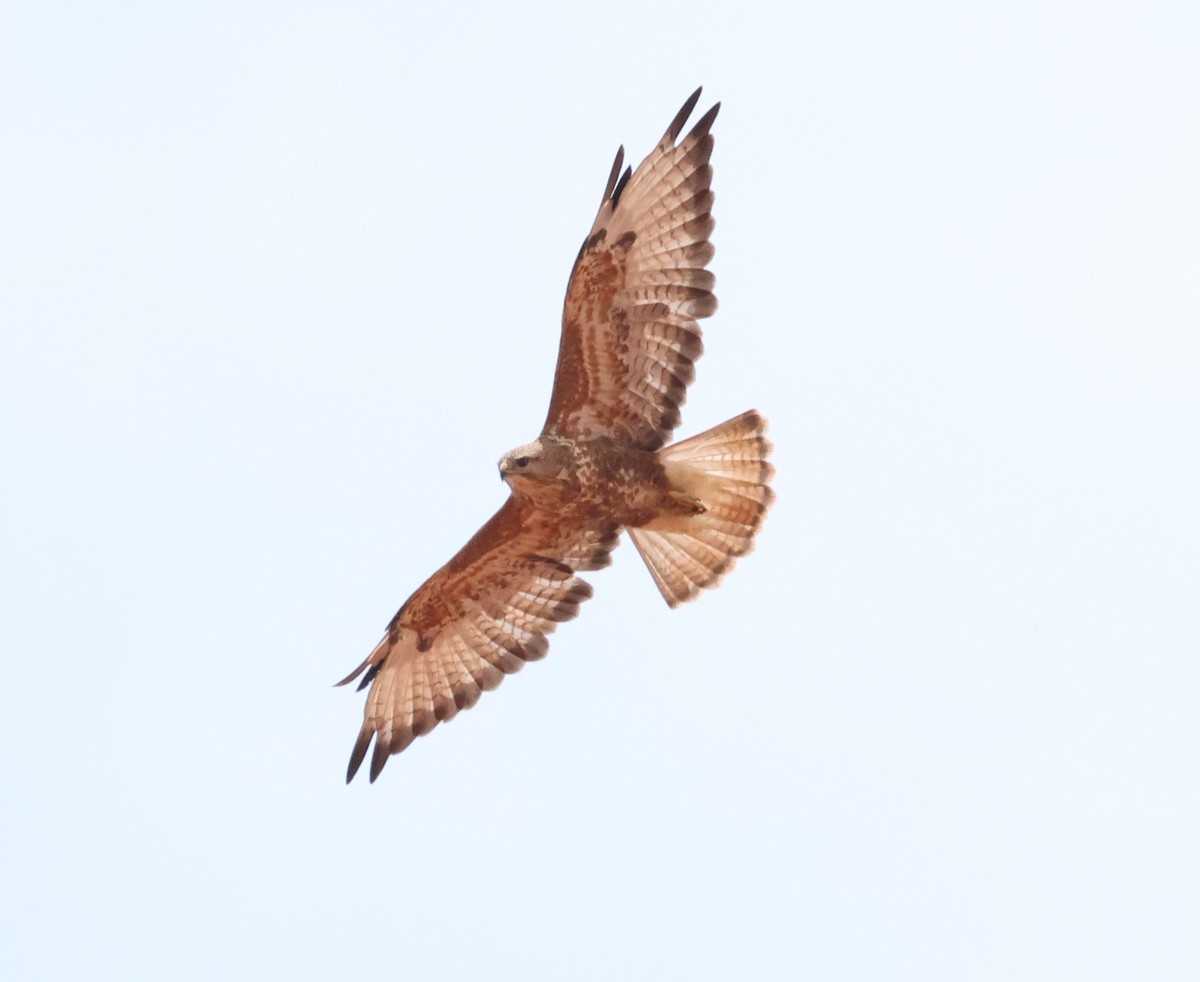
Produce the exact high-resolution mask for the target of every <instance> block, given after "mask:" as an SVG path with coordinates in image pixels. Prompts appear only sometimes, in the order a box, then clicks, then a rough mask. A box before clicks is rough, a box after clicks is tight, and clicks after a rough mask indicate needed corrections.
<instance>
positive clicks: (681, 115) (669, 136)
mask: <svg viewBox="0 0 1200 982" xmlns="http://www.w3.org/2000/svg"><path fill="white" fill-rule="evenodd" d="M703 91H704V86H703V85H702V86H700V88H698V89H696V91H695V92H693V93H692V94H691V95H690V96H688V100H687V102H685V103H684V104H683V108H682V109H680V110H679V112H677V113H676V114H675V118H674V119H673V120H671V125H670V126H668V127H667V132H666V133H664V134H663V140H664V141H666V142H667V143H674V142H675V141H676V140H677V139H679V134H680V133H682V132H683V124H684V123H686V122H687V118H688V117H689V116H690V115H691V114H692V110H693V109H695V108H696V103H697V102H699V101H700V93H701V92H703Z"/></svg>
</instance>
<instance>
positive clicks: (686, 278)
mask: <svg viewBox="0 0 1200 982" xmlns="http://www.w3.org/2000/svg"><path fill="white" fill-rule="evenodd" d="M699 98H700V90H699V89H697V90H696V91H695V92H694V93H693V94H692V97H691V98H690V99H688V101H687V102H686V103H684V105H683V108H682V109H681V110H680V111H679V113H678V115H677V116H676V117H675V118H674V119H673V120H672V121H671V125H670V126H669V127H667V132H666V133H665V134H664V135H663V138H662V140H660V141H659V144H658V146H656V147H655V148H654V150H653V152H652V153H651V154H650V155H649V156H648V157H647V158H646V159H645V160H643V161H642V163H641V165H640V166H639V167H638V169H637V170H636V171H632V172H631V170H630V169H628V168H627V169H626V170H625V172H624V173H622V172H621V164H622V161H623V159H624V149H623V148H622V149H621V150H618V151H617V159H616V162H615V163H614V164H613V169H612V173H611V174H610V175H609V178H608V184H607V186H606V187H605V189H604V197H603V200H602V202H601V205H600V212H599V214H598V215H597V216H596V221H595V224H594V225H593V226H592V230H591V232H590V233H589V234H588V237H587V239H586V240H585V241H584V243H583V248H582V249H580V251H579V256H578V258H577V259H576V260H575V267H574V269H573V270H572V271H571V278H570V281H569V283H568V284H567V297H566V301H565V302H564V305H563V325H562V339H561V341H560V344H559V350H558V367H557V369H556V372H555V378H554V393H553V395H552V397H551V400H550V412H549V414H548V415H547V417H546V425H545V428H544V430H543V432H546V433H555V434H558V435H561V436H566V437H571V438H584V439H586V438H588V437H592V436H603V435H607V436H612V437H615V438H617V439H619V440H621V441H623V442H628V443H630V444H632V445H634V446H637V447H641V448H644V449H648V450H655V449H658V448H659V447H660V446H662V445H663V444H664V443H665V442H666V441H667V439H668V438H669V437H670V435H671V431H672V430H673V429H674V428H675V427H676V426H677V425H678V424H679V407H680V405H682V403H683V401H684V398H685V395H686V390H687V386H688V384H689V383H690V382H691V381H692V378H693V376H694V374H695V370H694V367H693V366H694V363H695V361H696V359H697V358H699V357H700V354H701V352H702V351H703V345H702V344H701V341H700V327H699V325H698V324H697V323H696V319H697V318H699V317H708V316H709V315H710V314H712V313H713V311H715V310H716V309H717V300H716V297H714V296H713V293H712V289H713V285H714V283H715V280H714V277H713V275H712V274H711V273H710V272H708V270H707V269H705V267H706V266H707V265H708V262H709V260H710V259H712V255H713V247H712V243H711V242H710V241H709V236H710V235H711V234H712V230H713V224H714V223H713V218H712V213H711V210H712V203H713V194H712V191H711V190H710V185H711V183H712V167H711V166H709V163H708V161H709V157H710V156H711V155H712V148H713V137H712V134H711V133H710V132H709V130H710V128H711V127H712V123H713V120H714V119H716V116H717V110H718V109H720V103H717V104H716V105H715V106H713V107H712V108H711V109H710V110H709V111H708V112H706V113H705V114H704V115H703V116H702V117H701V118H700V120H699V122H697V123H696V125H695V126H694V127H693V128H692V129H691V131H690V132H689V133H688V134H687V136H685V137H684V138H683V139H682V140H679V142H678V143H676V142H675V141H676V140H677V139H678V138H679V134H680V133H681V132H682V131H683V127H684V124H685V123H686V122H687V119H688V116H690V115H691V112H692V110H693V109H694V108H695V105H696V102H697V100H698V99H699Z"/></svg>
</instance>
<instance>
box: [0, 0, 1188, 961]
mask: <svg viewBox="0 0 1200 982" xmlns="http://www.w3.org/2000/svg"><path fill="white" fill-rule="evenodd" d="M783 7H784V5H783V4H779V5H777V6H775V5H773V6H769V7H768V6H757V5H755V4H752V3H720V4H715V3H713V4H705V3H689V4H670V5H655V4H625V5H616V6H611V5H610V6H608V7H596V6H590V7H587V8H586V9H584V8H582V7H579V8H576V7H574V6H572V5H568V4H561V5H550V4H546V5H544V6H542V5H528V4H527V5H521V4H518V5H515V6H510V5H501V4H497V5H487V6H484V5H464V6H458V5H453V4H438V5H431V4H420V5H418V4H400V3H391V4H383V3H375V4H348V3H342V4H314V3H307V4H294V3H288V4H283V3H280V4H256V3H250V4H247V3H237V4H206V5H203V6H202V7H200V6H199V5H196V7H195V9H183V8H182V7H181V6H179V5H163V4H149V3H146V4H109V5H98V4H58V5H42V4H19V3H14V4H8V5H6V6H5V7H4V11H3V13H2V14H0V172H2V190H0V332H2V333H0V456H2V459H3V462H4V463H3V481H2V484H0V557H2V565H0V598H2V599H0V605H2V606H0V610H2V615H3V635H2V644H3V652H4V668H5V674H6V680H5V684H4V687H3V690H2V694H0V775H2V777H3V784H4V788H5V799H6V803H5V806H4V809H3V812H4V818H3V835H2V836H0V870H2V872H0V952H3V955H2V960H3V962H4V964H5V970H4V972H5V975H6V977H10V978H13V979H66V978H77V979H83V978H87V979H99V978H105V979H107V978H111V979H123V980H128V979H162V978H171V979H217V978H220V979H270V978H285V977H286V978H293V979H329V978H347V979H354V978H398V979H411V980H421V979H431V978H435V977H437V978H452V979H468V978H471V979H518V978H519V979H547V980H557V979H605V980H608V979H647V980H663V979H671V980H673V979H680V980H684V979H688V980H691V979H741V978H761V979H781V978H807V979H819V980H843V979H845V980H862V979H880V980H895V979H913V980H921V982H931V980H947V982H950V980H954V982H961V980H964V979H966V980H972V982H976V980H993V979H995V980H1000V979H1006V980H1007V979H1012V980H1022V982H1027V980H1048V982H1051V980H1052V982H1061V980H1063V979H1088V980H1097V979H1131V978H1147V979H1155V980H1174V979H1179V980H1185V979H1186V980H1191V979H1194V978H1196V977H1197V973H1198V972H1200V763H1198V760H1200V664H1198V661H1197V656H1198V654H1200V613H1198V612H1200V604H1198V596H1200V509H1198V507H1197V502H1200V179H1198V175H1200V111H1198V107H1200V55H1198V52H1200V13H1198V12H1197V11H1200V7H1198V6H1197V5H1196V4H1194V3H1183V2H1180V3H1177V4H1169V3H1161V4H1155V3H1147V4H1104V3H1056V2H1049V3H1048V2H1039V3H1030V4H1027V3H1004V4H988V5H964V4H957V3H945V4H929V3H919V4H915V5H914V4H904V5H896V4H869V3H868V4H836V5H830V4H821V5H809V6H804V5H800V6H797V7H795V8H794V9H793V10H792V11H791V12H790V13H787V14H784V13H781V12H780V11H781V10H782V9H783ZM698 84H703V85H704V86H705V91H704V96H703V101H702V103H701V109H703V108H706V107H707V106H708V105H709V104H710V103H711V102H712V101H714V100H717V99H720V100H722V101H723V103H724V108H723V109H722V112H721V115H720V118H719V119H718V121H717V123H716V126H715V133H716V136H717V145H716V151H715V155H714V165H715V169H716V173H715V180H714V188H715V190H716V194H717V203H716V210H715V213H716V216H717V221H718V225H717V231H716V235H715V242H716V245H717V257H716V260H715V262H714V266H713V268H714V271H715V272H716V274H717V278H718V288H717V292H718V294H719V296H720V301H721V310H720V312H719V313H718V315H717V316H716V317H714V318H713V319H711V320H709V321H707V322H706V323H705V339H706V344H707V354H706V356H705V358H704V359H703V360H702V361H701V363H700V365H699V374H698V380H697V382H696V384H695V386H694V387H693V389H692V394H691V398H690V400H689V402H688V405H687V406H686V407H685V411H684V418H683V426H682V427H681V429H680V431H679V433H680V436H687V435H690V434H692V433H695V432H697V431H699V430H702V429H705V428H707V427H709V426H712V425H714V424H716V423H718V422H720V421H722V420H724V419H726V418H728V417H730V416H733V415H734V414H736V413H738V412H741V411H742V410H745V409H748V408H750V407H756V408H758V409H760V410H762V411H763V412H764V413H765V414H766V415H767V416H768V417H769V418H770V419H771V421H772V424H773V428H772V435H773V437H774V439H775V442H776V445H777V452H776V463H777V465H778V469H779V476H778V481H777V485H776V487H777V490H778V494H779V500H778V503H777V505H776V507H775V509H774V511H773V512H772V514H771V516H770V518H769V520H768V522H767V524H766V527H765V529H764V533H763V535H762V537H761V539H760V546H759V549H758V551H757V552H756V553H755V554H754V555H753V556H751V557H749V558H748V559H746V560H744V561H743V562H742V563H741V564H740V565H739V567H738V568H737V570H736V571H735V573H734V574H733V575H732V576H731V577H730V578H729V579H728V580H727V581H726V583H725V585H724V586H723V587H722V588H721V589H720V590H718V591H717V592H715V593H712V594H709V595H707V596H705V597H704V598H702V600H701V601H700V602H699V603H697V604H695V605H691V606H688V607H686V608H683V609H680V610H678V611H674V612H672V611H669V610H668V609H667V608H666V606H665V605H664V604H663V602H662V600H661V598H660V597H659V595H658V592H657V591H656V589H655V588H654V586H653V583H652V582H651V580H650V578H649V576H648V574H647V573H646V570H645V569H644V568H643V567H642V564H641V563H640V561H639V560H638V559H637V557H636V553H635V552H634V550H633V548H632V546H630V545H629V544H628V543H626V544H625V545H623V546H622V547H621V548H620V549H619V550H618V551H617V553H616V556H615V560H616V562H615V565H614V567H613V568H611V569H609V570H606V571H602V572H599V573H596V574H589V577H588V578H589V579H590V580H591V581H592V583H593V584H594V586H595V587H596V596H595V599H594V600H592V601H590V602H589V603H588V604H587V605H586V606H585V607H584V609H583V612H582V615H581V617H580V619H579V620H577V621H575V622H573V623H571V624H568V625H565V626H564V627H563V628H562V629H561V630H560V631H559V633H557V634H556V635H555V637H554V639H553V643H552V645H551V650H550V655H549V657H548V658H547V659H546V660H545V661H544V662H542V663H540V664H537V665H535V666H531V667H530V668H528V669H527V670H526V671H524V672H523V673H521V674H520V675H519V676H516V677H514V678H511V679H509V680H507V681H506V682H505V684H504V686H503V687H502V688H501V690H500V691H499V692H497V693H494V694H491V695H489V696H487V697H486V698H485V699H484V700H483V701H482V702H481V704H480V705H479V706H478V707H477V708H476V709H475V710H473V711H472V712H470V713H467V714H464V715H463V716H460V717H459V718H458V719H457V720H456V721H455V722H454V723H453V724H452V725H450V726H447V727H444V728H439V730H438V731H437V732H436V733H435V734H433V735H432V736H431V737H429V738H427V739H424V740H421V741H419V742H418V743H417V744H415V745H414V746H413V747H412V748H411V749H410V750H409V751H407V752H406V753H405V754H404V755H403V756H401V757H399V758H397V759H395V760H393V761H392V762H391V764H390V765H389V766H388V768H387V770H386V771H385V772H384V774H383V777H382V778H381V780H380V781H379V782H378V783H377V784H376V785H374V786H369V785H368V784H367V782H366V781H365V780H361V779H360V780H359V781H356V782H355V784H354V785H352V786H351V787H350V788H346V787H345V786H344V784H343V773H344V768H345V764H346V759H347V757H348V755H349V752H350V748H351V746H352V743H353V740H354V736H355V734H356V732H357V730H358V726H359V722H360V719H361V713H362V704H363V697H362V695H356V694H354V693H352V692H350V691H346V690H340V689H339V690H335V689H333V688H331V685H332V683H333V682H335V681H336V680H337V679H339V678H341V677H342V676H343V675H345V674H346V672H347V671H349V670H350V669H351V668H352V667H353V666H354V665H356V664H357V663H358V662H359V661H360V660H361V659H362V658H363V657H364V655H365V654H366V652H367V651H368V650H369V649H370V648H371V646H372V645H373V644H374V643H375V641H376V640H377V638H378V636H379V634H380V632H381V631H382V629H383V627H384V625H385V624H386V623H387V621H388V619H389V618H390V617H391V615H392V614H393V613H394V611H395V609H396V608H397V606H398V605H399V604H400V603H401V601H403V599H404V598H405V597H406V596H408V594H409V593H410V592H411V591H412V590H413V589H414V588H415V587H416V586H417V585H418V584H419V583H420V582H421V581H422V580H423V579H424V578H425V577H426V576H427V575H428V574H429V573H431V572H432V571H433V570H434V569H435V568H436V567H437V566H438V565H440V564H441V563H442V562H444V561H445V560H446V559H448V558H449V557H450V555H451V554H452V553H453V552H454V551H455V550H456V549H457V548H458V547H459V546H460V545H461V544H462V543H463V542H464V541H465V540H466V538H467V537H468V536H469V535H470V534H471V533H472V532H473V531H474V530H475V529H476V528H477V527H478V526H479V525H480V524H482V522H483V521H484V520H485V519H486V518H487V517H488V516H489V515H490V514H491V513H492V512H493V511H494V510H495V508H496V507H498V506H499V504H500V502H501V501H502V500H503V497H504V488H503V487H502V486H501V484H500V483H499V481H498V480H497V479H496V470H495V461H496V460H497V459H498V458H499V456H500V455H501V454H502V453H503V452H504V451H506V450H508V449H509V448H511V447H513V446H516V445H518V444H521V443H524V442H526V441H528V440H529V439H531V438H532V437H533V436H535V435H536V433H537V431H538V428H539V427H540V425H541V423H542V420H543V418H544V413H545V407H546V404H547V401H548V399H549V393H550V383H551V372H552V369H553V364H554V358H555V352H556V348H557V342H558V318H559V311H560V304H561V298H562V294H563V290H564V288H565V284H566V276H567V272H568V270H569V268H570V264H571V261H572V259H573V257H574V256H575V253H576V250H577V249H578V246H579V243H580V241H581V240H582V237H583V235H584V234H585V232H586V231H587V229H588V228H589V226H590V224H591V221H592V219H593V216H594V214H595V209H596V206H597V205H598V203H599V199H600V192H601V190H602V189H603V186H604V180H605V178H606V177H607V174H608V169H609V165H610V163H611V160H612V154H613V152H614V151H615V150H616V147H617V145H618V144H619V143H621V142H624V144H625V146H626V148H627V150H628V152H629V155H630V157H631V158H632V159H633V160H634V161H637V160H640V159H641V158H642V157H643V156H644V155H645V154H646V153H647V152H648V151H649V150H650V148H651V146H652V145H653V144H654V142H655V141H656V140H657V139H658V137H659V136H660V134H661V133H662V131H663V129H664V128H665V127H666V125H667V123H668V122H669V121H670V119H671V117H672V116H673V115H674V113H675V111H676V109H678V107H679V105H680V104H681V103H682V102H683V100H684V99H685V98H686V97H687V95H688V94H689V93H690V92H691V91H692V89H693V88H695V86H696V85H698Z"/></svg>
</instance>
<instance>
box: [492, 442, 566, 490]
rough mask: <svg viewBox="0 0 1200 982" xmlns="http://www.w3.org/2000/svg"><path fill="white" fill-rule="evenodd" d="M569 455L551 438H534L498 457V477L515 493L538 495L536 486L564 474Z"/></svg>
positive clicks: (561, 476) (563, 476) (540, 486)
mask: <svg viewBox="0 0 1200 982" xmlns="http://www.w3.org/2000/svg"><path fill="white" fill-rule="evenodd" d="M568 466H569V464H568V455H567V454H566V453H565V451H564V448H563V447H561V446H559V445H558V444H557V443H555V442H554V441H550V442H549V443H544V442H543V441H541V440H534V441H533V443H527V444H525V446H523V447H517V448H516V449H515V450H510V451H509V452H508V453H506V454H505V455H504V456H503V457H501V458H500V477H501V478H502V479H503V480H504V481H505V482H507V484H508V486H509V487H511V488H512V489H513V490H514V491H516V492H518V493H524V494H527V495H529V496H531V497H541V495H538V494H537V493H536V491H537V489H539V488H545V487H546V486H547V485H553V484H556V483H558V482H560V481H562V480H564V479H565V478H566V477H567V468H568Z"/></svg>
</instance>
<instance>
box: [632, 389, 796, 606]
mask: <svg viewBox="0 0 1200 982" xmlns="http://www.w3.org/2000/svg"><path fill="white" fill-rule="evenodd" d="M766 432H767V421H766V420H765V419H763V418H762V417H761V416H760V415H759V414H758V413H757V412H756V411H754V410H751V411H750V412H747V413H742V415H741V416H737V417H735V418H734V419H731V420H729V421H728V422H725V423H722V424H721V425H720V426H716V427H713V429H711V430H708V431H706V432H704V433H700V434H698V435H697V436H694V437H691V438H690V439H687V440H682V441H681V442H679V443H676V444H674V445H673V446H670V447H664V448H663V449H662V450H660V451H659V452H658V459H659V460H660V461H661V462H662V464H663V466H664V467H665V468H666V472H667V479H668V480H669V481H670V483H671V487H672V488H673V489H674V490H676V491H678V492H680V493H681V495H682V496H683V497H684V499H695V500H696V501H698V502H699V504H700V505H701V506H703V511H697V512H696V513H687V512H684V511H682V510H681V512H680V513H678V514H669V515H663V516H660V517H659V518H656V519H654V521H652V522H650V523H649V524H647V525H644V526H642V527H641V528H631V529H630V530H629V535H630V537H631V538H632V539H633V543H634V545H635V546H637V550H638V552H639V553H640V554H641V556H642V559H643V560H645V563H646V566H647V567H648V568H649V570H650V575H651V576H653V577H654V582H655V583H657V584H658V589H659V591H660V592H661V593H662V595H663V598H664V599H665V600H666V601H667V603H668V604H669V605H670V606H672V607H675V606H677V605H678V604H680V603H683V602H684V601H687V600H691V599H693V598H694V597H695V596H696V595H697V594H698V593H699V592H700V591H701V590H702V589H704V588H705V587H714V586H716V585H717V584H718V583H720V581H721V578H722V577H723V576H724V575H725V574H726V573H728V572H729V570H730V569H732V568H733V564H734V562H735V561H736V560H737V558H738V557H739V556H744V555H745V554H746V553H748V552H749V551H750V550H751V549H753V548H754V536H755V534H756V533H757V532H758V529H759V527H760V526H761V525H762V521H763V517H764V516H765V515H766V513H767V509H768V508H769V507H770V505H771V502H772V501H773V500H774V498H775V494H774V492H773V491H772V490H771V489H770V487H769V486H768V483H767V482H768V481H770V480H771V475H772V474H773V473H774V468H772V467H771V465H770V464H769V463H768V462H767V456H768V455H769V454H770V452H771V444H770V442H769V441H768V440H767V438H766Z"/></svg>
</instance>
